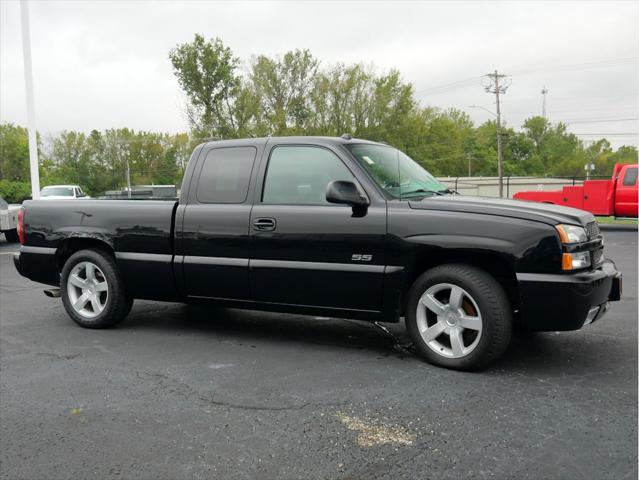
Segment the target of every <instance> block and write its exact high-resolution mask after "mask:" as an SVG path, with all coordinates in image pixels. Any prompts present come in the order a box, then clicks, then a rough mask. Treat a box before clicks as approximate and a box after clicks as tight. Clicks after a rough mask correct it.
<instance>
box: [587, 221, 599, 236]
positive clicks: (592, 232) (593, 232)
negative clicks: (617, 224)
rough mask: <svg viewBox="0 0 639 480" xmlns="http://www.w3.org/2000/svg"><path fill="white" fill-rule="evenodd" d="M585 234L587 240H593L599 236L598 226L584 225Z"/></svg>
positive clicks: (592, 224) (591, 223) (593, 223)
mask: <svg viewBox="0 0 639 480" xmlns="http://www.w3.org/2000/svg"><path fill="white" fill-rule="evenodd" d="M586 234H587V235H588V239H591V238H595V237H596V236H598V235H599V224H598V223H597V222H590V223H588V224H587V225H586Z"/></svg>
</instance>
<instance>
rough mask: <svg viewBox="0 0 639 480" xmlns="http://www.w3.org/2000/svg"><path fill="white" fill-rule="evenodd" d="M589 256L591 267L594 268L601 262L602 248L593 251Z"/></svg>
mask: <svg viewBox="0 0 639 480" xmlns="http://www.w3.org/2000/svg"><path fill="white" fill-rule="evenodd" d="M591 254H592V258H591V261H592V266H593V267H596V266H597V265H599V264H600V263H601V262H602V261H603V248H600V249H599V250H595V251H593V252H592V253H591Z"/></svg>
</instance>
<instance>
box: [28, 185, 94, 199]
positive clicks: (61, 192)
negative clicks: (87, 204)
mask: <svg viewBox="0 0 639 480" xmlns="http://www.w3.org/2000/svg"><path fill="white" fill-rule="evenodd" d="M78 198H88V197H87V196H86V195H85V194H84V192H83V191H82V188H80V186H79V185H49V186H48V187H44V188H43V189H42V190H40V199H41V200H75V199H78Z"/></svg>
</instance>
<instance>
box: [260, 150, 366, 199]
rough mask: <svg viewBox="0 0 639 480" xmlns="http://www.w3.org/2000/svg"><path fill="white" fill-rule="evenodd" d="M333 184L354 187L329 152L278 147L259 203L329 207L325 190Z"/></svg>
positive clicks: (352, 178)
mask: <svg viewBox="0 0 639 480" xmlns="http://www.w3.org/2000/svg"><path fill="white" fill-rule="evenodd" d="M333 180H347V181H351V182H355V183H357V181H356V180H355V177H354V176H353V175H352V174H351V172H350V171H349V170H348V169H347V168H346V166H345V165H344V164H343V163H342V161H341V160H340V159H339V158H338V157H337V156H336V155H335V154H333V153H332V152H331V151H329V150H327V149H325V148H322V147H313V146H278V147H275V148H274V149H273V150H272V151H271V156H270V159H269V162H268V167H267V171H266V178H265V180H264V190H263V192H262V202H263V203H268V204H279V205H332V204H329V203H328V202H327V201H326V187H327V186H328V184H329V183H330V182H332V181H333Z"/></svg>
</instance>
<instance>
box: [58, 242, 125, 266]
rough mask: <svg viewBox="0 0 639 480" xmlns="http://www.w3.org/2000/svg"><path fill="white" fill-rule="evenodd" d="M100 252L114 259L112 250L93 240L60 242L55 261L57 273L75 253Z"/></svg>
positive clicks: (106, 245) (108, 246)
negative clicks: (85, 251) (82, 251)
mask: <svg viewBox="0 0 639 480" xmlns="http://www.w3.org/2000/svg"><path fill="white" fill-rule="evenodd" d="M89 248H90V249H92V250H102V251H103V252H105V253H107V254H109V255H111V256H112V257H115V252H114V251H113V248H112V247H111V245H109V244H108V243H106V242H104V241H102V240H98V239H95V238H76V237H74V238H68V239H66V240H64V241H63V242H62V244H61V245H60V246H59V247H58V250H57V251H56V261H57V266H58V272H61V271H62V268H63V267H64V264H65V263H66V262H67V260H68V259H69V257H70V256H71V255H73V254H74V253H75V252H79V251H80V250H86V249H89Z"/></svg>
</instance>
